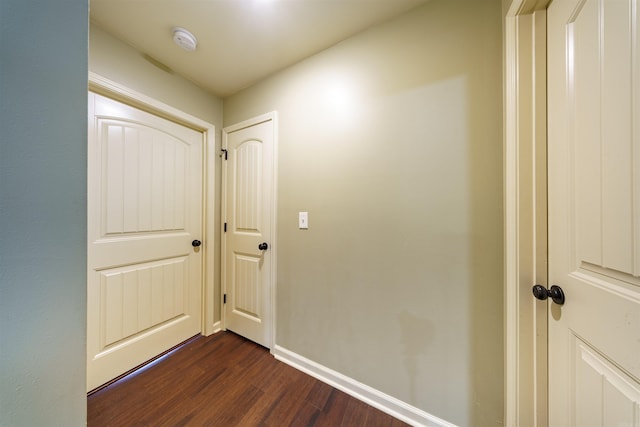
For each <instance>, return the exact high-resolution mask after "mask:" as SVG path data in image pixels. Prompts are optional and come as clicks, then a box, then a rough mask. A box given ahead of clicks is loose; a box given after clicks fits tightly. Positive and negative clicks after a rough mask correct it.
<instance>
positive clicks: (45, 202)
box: [0, 0, 88, 427]
mask: <svg viewBox="0 0 640 427" xmlns="http://www.w3.org/2000/svg"><path fill="white" fill-rule="evenodd" d="M87 14H88V5H87V1H86V0H65V1H59V2H50V1H35V2H34V1H29V2H25V1H22V0H2V2H1V3H0V129H1V130H2V131H1V133H0V138H1V141H0V224H1V225H0V230H1V231H0V425H3V426H12V427H17V426H28V427H34V426H71V427H72V426H82V425H85V424H86V394H85V359H86V341H85V335H86V333H85V325H86V285H85V283H86V280H85V278H86V256H85V254H86V244H87V243H86V181H87V176H86V170H87V166H86V165H87V153H86V143H87Z"/></svg>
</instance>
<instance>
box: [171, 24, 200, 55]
mask: <svg viewBox="0 0 640 427" xmlns="http://www.w3.org/2000/svg"><path fill="white" fill-rule="evenodd" d="M173 41H174V42H175V43H176V44H177V45H178V46H180V48H182V49H184V50H186V51H187V52H193V51H194V50H196V46H198V40H197V39H196V37H195V36H194V35H193V34H191V33H190V32H189V31H187V30H185V29H184V28H181V27H174V28H173Z"/></svg>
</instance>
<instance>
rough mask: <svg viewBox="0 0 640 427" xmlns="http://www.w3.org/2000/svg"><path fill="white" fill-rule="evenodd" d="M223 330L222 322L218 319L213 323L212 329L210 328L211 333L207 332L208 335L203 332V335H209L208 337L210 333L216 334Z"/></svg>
mask: <svg viewBox="0 0 640 427" xmlns="http://www.w3.org/2000/svg"><path fill="white" fill-rule="evenodd" d="M221 330H222V322H221V321H219V320H218V321H217V322H214V324H213V325H211V330H210V332H209V333H207V334H206V335H205V334H203V335H205V336H207V337H208V336H210V335H213V334H215V333H218V332H220V331H221Z"/></svg>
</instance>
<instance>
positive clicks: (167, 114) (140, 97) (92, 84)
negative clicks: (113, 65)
mask: <svg viewBox="0 0 640 427" xmlns="http://www.w3.org/2000/svg"><path fill="white" fill-rule="evenodd" d="M89 90H90V91H92V92H95V93H97V94H100V95H104V96H107V97H109V98H112V99H114V100H116V101H120V102H123V103H125V104H127V105H130V106H132V107H136V108H139V109H141V110H143V111H146V112H148V113H152V114H155V115H157V116H160V117H163V118H165V119H168V120H171V121H173V122H176V123H179V124H181V125H183V126H186V127H188V128H190V129H193V130H196V131H198V132H201V133H202V135H203V137H204V141H203V153H202V172H203V173H202V180H203V182H202V184H203V186H202V188H203V192H202V193H203V194H202V209H203V212H202V233H203V237H204V239H203V241H204V243H203V245H202V251H203V254H202V256H203V260H204V262H203V263H202V284H201V288H202V307H201V311H202V325H201V329H202V334H203V335H205V336H208V335H211V334H213V333H215V332H217V331H219V330H220V322H215V320H214V307H215V306H216V299H217V298H216V295H215V293H214V278H215V276H214V273H215V271H214V265H215V264H214V261H215V255H216V254H215V250H214V248H215V245H214V242H215V240H214V239H215V226H214V224H215V221H214V216H215V211H214V209H213V201H214V200H215V152H216V150H215V126H214V125H213V124H211V123H209V122H206V121H204V120H201V119H199V118H197V117H195V116H192V115H190V114H188V113H185V112H184V111H181V110H178V109H177V108H174V107H172V106H170V105H167V104H165V103H163V102H160V101H158V100H156V99H153V98H151V97H149V96H147V95H144V94H142V93H140V92H137V91H135V90H132V89H130V88H128V87H126V86H123V85H121V84H119V83H116V82H114V81H112V80H109V79H107V78H106V77H103V76H101V75H99V74H96V73H94V72H89ZM207 202H209V203H207ZM209 204H210V205H211V206H209Z"/></svg>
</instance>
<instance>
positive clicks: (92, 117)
mask: <svg viewBox="0 0 640 427" xmlns="http://www.w3.org/2000/svg"><path fill="white" fill-rule="evenodd" d="M203 139H204V138H203V134H202V132H198V131H195V130H192V129H189V128H186V127H184V126H182V125H178V124H176V123H174V122H171V121H169V120H166V119H164V118H161V117H158V116H155V115H153V114H150V113H147V112H145V111H142V110H138V109H136V108H133V107H131V106H129V105H126V104H123V103H121V102H118V101H115V100H112V99H109V98H106V97H104V96H101V95H97V94H93V93H90V94H89V147H88V159H89V161H88V172H89V173H88V224H87V226H88V248H87V252H88V253H87V255H88V275H87V276H88V277H87V299H88V300H87V303H88V310H87V312H88V315H87V389H88V390H91V389H93V388H95V387H97V386H99V385H101V384H103V383H105V382H106V381H108V380H110V379H112V378H114V377H116V376H118V375H120V374H122V373H124V372H126V371H127V370H129V369H131V368H134V367H135V366H137V365H139V364H141V363H143V362H145V361H147V360H148V359H150V358H152V357H154V356H156V355H157V354H159V353H161V352H163V351H164V350H167V349H168V348H170V347H172V346H174V345H176V344H178V343H180V342H181V341H183V340H185V339H187V338H189V337H191V336H193V335H195V334H197V333H199V332H200V331H201V330H202V320H201V318H202V250H201V249H202V248H201V247H193V246H192V241H193V240H202V239H203V237H202V222H203V221H202V212H203V209H202V199H203V193H202V181H203V180H202V173H203V171H202V168H203V161H202V156H203Z"/></svg>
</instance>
